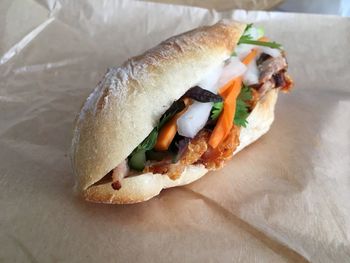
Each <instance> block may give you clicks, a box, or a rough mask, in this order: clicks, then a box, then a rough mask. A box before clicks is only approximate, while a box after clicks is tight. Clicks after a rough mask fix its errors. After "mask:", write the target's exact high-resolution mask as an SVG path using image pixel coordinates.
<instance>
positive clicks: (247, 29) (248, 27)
mask: <svg viewBox="0 0 350 263" xmlns="http://www.w3.org/2000/svg"><path fill="white" fill-rule="evenodd" d="M252 27H253V23H250V24H248V25H247V26H246V28H245V29H244V33H243V35H244V34H245V33H247V32H248V31H249V29H251V28H252Z"/></svg>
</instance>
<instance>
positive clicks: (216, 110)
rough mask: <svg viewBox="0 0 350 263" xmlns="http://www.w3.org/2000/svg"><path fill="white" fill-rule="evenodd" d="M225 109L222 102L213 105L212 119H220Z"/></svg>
mask: <svg viewBox="0 0 350 263" xmlns="http://www.w3.org/2000/svg"><path fill="white" fill-rule="evenodd" d="M223 107H224V103H223V102H222V101H221V102H215V103H214V105H213V108H212V109H211V114H210V118H211V119H212V120H216V119H217V118H219V115H220V113H221V111H222V108H223Z"/></svg>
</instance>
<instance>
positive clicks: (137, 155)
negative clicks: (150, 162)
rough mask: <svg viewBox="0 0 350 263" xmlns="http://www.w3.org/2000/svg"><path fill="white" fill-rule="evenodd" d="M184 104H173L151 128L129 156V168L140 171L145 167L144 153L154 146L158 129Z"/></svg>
mask: <svg viewBox="0 0 350 263" xmlns="http://www.w3.org/2000/svg"><path fill="white" fill-rule="evenodd" d="M185 106H186V105H185V103H184V102H183V101H182V100H181V101H176V102H174V103H173V104H172V105H171V106H170V108H169V109H168V110H167V111H166V112H165V113H164V114H163V116H162V117H161V118H160V120H159V123H158V125H157V126H156V127H154V128H153V130H152V131H151V133H150V134H149V135H148V136H147V137H146V139H144V140H143V141H142V142H141V143H140V144H139V146H137V147H136V148H135V149H134V151H133V152H132V153H131V154H130V156H129V166H130V167H131V168H132V169H134V170H137V171H142V170H143V169H144V167H145V162H146V152H147V151H150V150H152V149H153V148H154V145H156V142H157V138H158V133H159V131H160V129H161V128H162V127H163V126H164V124H165V123H167V122H168V121H169V120H170V119H171V118H172V117H173V116H174V115H175V114H176V113H178V112H180V111H182V110H183V109H184V108H185Z"/></svg>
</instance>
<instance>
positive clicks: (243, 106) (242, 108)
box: [210, 85, 252, 127]
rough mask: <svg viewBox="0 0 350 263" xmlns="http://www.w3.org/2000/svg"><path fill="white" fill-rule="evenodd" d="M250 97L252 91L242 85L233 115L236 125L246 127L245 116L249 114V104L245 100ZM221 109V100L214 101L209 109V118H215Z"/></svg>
mask: <svg viewBox="0 0 350 263" xmlns="http://www.w3.org/2000/svg"><path fill="white" fill-rule="evenodd" d="M251 99H252V91H251V89H250V88H249V87H247V86H245V85H243V87H242V89H241V91H240V93H239V95H238V97H237V101H236V112H235V117H234V120H233V122H234V123H235V124H236V125H237V126H243V127H246V126H247V124H248V122H247V118H248V116H249V112H248V109H249V106H248V104H247V102H248V101H249V100H251ZM222 109H223V103H222V102H217V103H214V105H213V108H212V110H211V115H210V118H211V119H212V120H216V119H217V118H218V117H219V116H220V113H221V111H222Z"/></svg>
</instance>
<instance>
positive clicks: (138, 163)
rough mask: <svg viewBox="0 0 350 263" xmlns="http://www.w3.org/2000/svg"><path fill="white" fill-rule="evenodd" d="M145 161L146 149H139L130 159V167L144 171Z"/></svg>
mask: <svg viewBox="0 0 350 263" xmlns="http://www.w3.org/2000/svg"><path fill="white" fill-rule="evenodd" d="M145 163H146V151H145V150H138V151H137V152H136V153H134V154H133V155H132V156H131V158H130V159H129V166H130V168H132V169H134V170H136V171H142V170H143V169H144V168H145Z"/></svg>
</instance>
